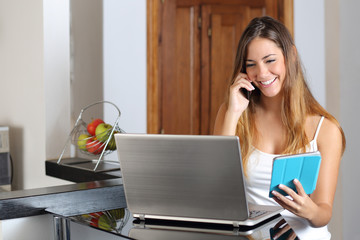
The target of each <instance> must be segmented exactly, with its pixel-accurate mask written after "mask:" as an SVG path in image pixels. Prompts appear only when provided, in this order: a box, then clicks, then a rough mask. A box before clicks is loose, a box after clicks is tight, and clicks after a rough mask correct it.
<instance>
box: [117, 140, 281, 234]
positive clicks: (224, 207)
mask: <svg viewBox="0 0 360 240" xmlns="http://www.w3.org/2000/svg"><path fill="white" fill-rule="evenodd" d="M115 141H116V146H117V153H118V157H119V161H120V168H121V173H122V178H123V184H124V191H125V197H126V202H127V207H128V209H129V210H130V212H131V213H132V214H133V216H134V217H135V218H139V219H141V220H145V219H162V220H177V221H191V222H204V223H217V224H231V225H233V226H235V227H238V226H241V225H246V226H253V225H256V224H258V223H260V222H262V221H264V220H266V219H268V218H270V217H272V216H275V215H277V214H278V213H280V212H281V211H282V210H283V209H282V208H281V207H277V206H258V205H256V206H252V205H248V203H247V200H246V193H245V183H244V176H243V171H242V161H241V156H240V145H239V139H238V137H235V136H204V135H164V134H115Z"/></svg>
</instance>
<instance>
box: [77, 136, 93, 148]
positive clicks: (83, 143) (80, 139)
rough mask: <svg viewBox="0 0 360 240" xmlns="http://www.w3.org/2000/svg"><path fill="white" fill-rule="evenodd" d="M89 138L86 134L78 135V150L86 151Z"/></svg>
mask: <svg viewBox="0 0 360 240" xmlns="http://www.w3.org/2000/svg"><path fill="white" fill-rule="evenodd" d="M89 138H90V135H88V134H84V133H83V134H80V135H79V137H78V141H77V145H78V147H79V149H81V150H86V142H87V140H88V139H89Z"/></svg>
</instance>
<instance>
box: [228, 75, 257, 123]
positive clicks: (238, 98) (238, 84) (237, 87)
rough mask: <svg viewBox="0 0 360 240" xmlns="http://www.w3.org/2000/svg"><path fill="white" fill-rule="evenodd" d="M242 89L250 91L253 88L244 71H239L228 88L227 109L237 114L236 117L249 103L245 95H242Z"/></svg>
mask: <svg viewBox="0 0 360 240" xmlns="http://www.w3.org/2000/svg"><path fill="white" fill-rule="evenodd" d="M242 89H245V90H247V91H249V92H250V93H251V91H253V90H255V88H254V86H253V85H252V84H251V81H250V80H249V78H248V76H247V75H246V74H245V73H239V74H238V75H237V77H236V78H235V80H234V83H233V84H232V85H231V86H230V89H229V91H230V92H229V105H228V111H229V112H231V113H235V114H236V115H238V117H240V116H241V114H242V113H243V111H244V110H245V109H246V108H247V106H248V105H249V100H248V99H247V98H246V96H244V94H243V92H242Z"/></svg>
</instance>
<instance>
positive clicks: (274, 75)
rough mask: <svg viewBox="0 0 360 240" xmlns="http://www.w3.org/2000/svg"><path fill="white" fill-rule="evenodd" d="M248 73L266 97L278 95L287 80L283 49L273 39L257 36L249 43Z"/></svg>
mask: <svg viewBox="0 0 360 240" xmlns="http://www.w3.org/2000/svg"><path fill="white" fill-rule="evenodd" d="M247 52H248V54H247V57H246V63H245V64H246V73H247V75H248V77H249V79H250V80H251V81H252V83H253V85H255V86H256V87H257V88H259V90H260V91H261V93H262V94H263V95H264V96H266V97H275V96H277V95H278V94H279V93H280V92H281V89H282V85H283V83H284V81H285V76H286V67H285V59H284V55H283V53H282V51H281V49H280V48H279V47H278V46H277V45H276V44H275V43H274V42H273V41H271V40H269V39H266V38H260V37H257V38H255V39H253V40H252V41H251V42H250V44H249V45H248V49H247Z"/></svg>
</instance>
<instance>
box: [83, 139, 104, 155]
mask: <svg viewBox="0 0 360 240" xmlns="http://www.w3.org/2000/svg"><path fill="white" fill-rule="evenodd" d="M103 149H104V143H102V142H100V141H98V140H96V139H95V138H91V139H88V140H87V142H86V150H87V151H88V152H90V153H93V154H100V153H101V152H102V151H103Z"/></svg>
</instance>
